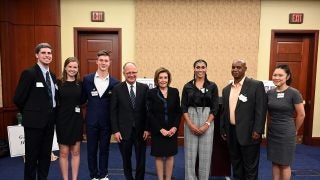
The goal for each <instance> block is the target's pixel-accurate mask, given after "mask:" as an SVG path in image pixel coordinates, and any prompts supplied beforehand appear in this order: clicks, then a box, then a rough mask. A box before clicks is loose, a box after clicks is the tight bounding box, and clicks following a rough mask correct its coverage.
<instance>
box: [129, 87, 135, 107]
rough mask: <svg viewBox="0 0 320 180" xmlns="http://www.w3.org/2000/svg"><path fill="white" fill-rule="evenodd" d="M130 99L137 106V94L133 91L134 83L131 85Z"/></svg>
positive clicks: (133, 105)
mask: <svg viewBox="0 0 320 180" xmlns="http://www.w3.org/2000/svg"><path fill="white" fill-rule="evenodd" d="M130 100H131V104H132V107H133V108H135V104H136V95H135V94H134V92H133V85H131V86H130Z"/></svg>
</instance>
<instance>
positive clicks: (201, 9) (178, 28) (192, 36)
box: [135, 0, 260, 94]
mask: <svg viewBox="0 0 320 180" xmlns="http://www.w3.org/2000/svg"><path fill="white" fill-rule="evenodd" d="M135 12H136V13H135V14H136V18H135V20H136V25H135V30H136V32H135V41H136V42H135V49H136V51H135V62H136V63H137V64H138V66H139V69H140V72H139V74H140V76H145V77H153V74H154V71H155V70H156V69H157V68H158V67H160V66H163V67H167V68H169V70H170V71H171V72H172V74H173V82H172V86H175V87H178V88H179V90H180V91H181V90H182V87H183V85H184V84H185V83H186V82H187V81H189V80H190V79H192V77H193V67H192V65H193V62H194V61H195V60H196V59H199V58H202V59H205V60H207V62H208V72H207V74H208V78H209V79H210V80H212V81H215V82H216V83H217V84H218V87H219V91H220V92H221V90H222V88H223V87H224V86H225V85H226V84H227V82H228V80H229V79H231V78H232V77H231V74H230V68H231V63H232V60H233V59H236V58H242V59H246V60H247V63H248V73H247V74H248V76H250V77H254V78H255V77H256V74H257V56H258V43H259V42H258V40H259V23H260V22H259V19H260V1H258V0H250V1H249V0H242V1H230V0H227V1H225V0H202V1H197V0H190V1H183V0H175V1H174V0H164V1H147V0H137V1H136V4H135ZM220 94H221V93H220Z"/></svg>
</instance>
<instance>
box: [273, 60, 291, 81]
mask: <svg viewBox="0 0 320 180" xmlns="http://www.w3.org/2000/svg"><path fill="white" fill-rule="evenodd" d="M276 69H283V70H284V72H285V73H286V74H287V76H288V77H289V78H288V79H287V81H286V84H287V85H289V86H290V84H291V83H292V75H291V70H290V67H289V65H287V64H279V65H277V67H276Z"/></svg>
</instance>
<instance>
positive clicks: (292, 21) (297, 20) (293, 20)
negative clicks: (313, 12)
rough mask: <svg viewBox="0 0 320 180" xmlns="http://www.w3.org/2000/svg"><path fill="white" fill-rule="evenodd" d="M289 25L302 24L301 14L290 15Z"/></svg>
mask: <svg viewBox="0 0 320 180" xmlns="http://www.w3.org/2000/svg"><path fill="white" fill-rule="evenodd" d="M289 23H290V24H302V23H303V13H290V14H289Z"/></svg>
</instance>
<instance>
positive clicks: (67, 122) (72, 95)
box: [56, 57, 82, 180]
mask: <svg viewBox="0 0 320 180" xmlns="http://www.w3.org/2000/svg"><path fill="white" fill-rule="evenodd" d="M78 71H79V62H78V60H77V58H75V57H69V58H68V59H66V60H65V62H64V69H63V73H62V78H61V80H59V81H58V90H59V91H58V115H57V116H58V117H57V122H56V131H57V140H58V143H59V149H60V159H59V162H60V169H61V174H62V177H63V179H68V166H69V165H68V156H69V152H71V167H72V179H73V180H76V179H77V178H78V170H79V165H80V141H81V139H82V112H81V108H80V105H81V87H82V86H81V82H80V75H79V72H78Z"/></svg>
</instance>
